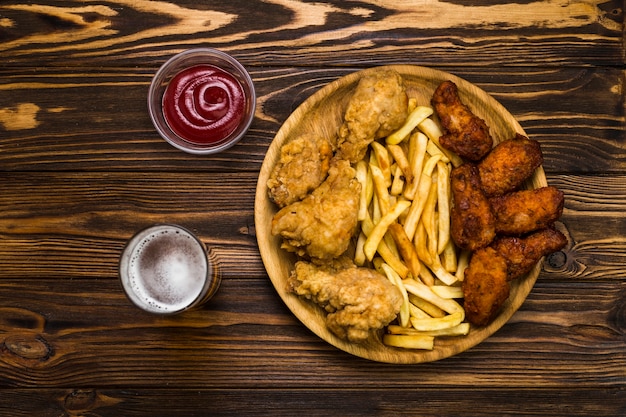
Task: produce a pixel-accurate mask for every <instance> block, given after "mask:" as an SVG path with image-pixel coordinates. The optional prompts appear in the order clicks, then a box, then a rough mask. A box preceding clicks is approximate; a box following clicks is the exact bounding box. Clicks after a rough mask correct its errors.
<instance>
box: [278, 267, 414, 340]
mask: <svg viewBox="0 0 626 417" xmlns="http://www.w3.org/2000/svg"><path fill="white" fill-rule="evenodd" d="M288 285H289V290H290V291H291V292H293V293H295V294H297V295H299V296H301V297H304V298H307V299H310V300H312V301H313V302H315V303H316V304H318V305H319V306H320V307H322V308H324V309H325V310H326V311H327V312H328V315H327V316H326V325H327V326H328V328H329V329H330V330H331V331H332V332H333V333H334V334H335V335H337V336H338V337H340V338H342V339H347V340H349V341H351V342H357V343H358V342H363V341H365V340H366V339H367V338H368V337H369V335H370V331H371V330H376V329H380V328H382V327H383V326H386V325H387V324H389V323H390V322H391V321H392V320H393V319H395V318H396V316H397V314H398V312H399V311H400V306H401V304H402V294H401V293H400V290H399V289H398V288H397V287H395V286H394V285H393V284H392V283H391V282H390V281H389V280H388V279H387V277H385V276H384V275H381V274H379V273H378V272H376V271H375V270H373V269H370V268H358V267H356V266H354V264H351V265H350V264H347V265H345V263H344V265H342V266H340V267H339V268H335V267H334V266H332V265H331V266H323V267H320V266H316V265H313V264H311V263H308V262H304V261H299V262H297V263H296V266H295V270H294V271H293V273H292V274H291V276H290V277H289V281H288Z"/></svg>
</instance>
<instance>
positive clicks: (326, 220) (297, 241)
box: [272, 161, 361, 260]
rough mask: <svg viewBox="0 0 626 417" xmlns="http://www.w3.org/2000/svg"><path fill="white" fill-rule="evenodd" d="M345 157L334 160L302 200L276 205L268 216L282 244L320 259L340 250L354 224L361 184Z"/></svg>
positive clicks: (351, 232)
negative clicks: (280, 207)
mask: <svg viewBox="0 0 626 417" xmlns="http://www.w3.org/2000/svg"><path fill="white" fill-rule="evenodd" d="M355 176H356V171H355V170H354V168H352V167H351V166H350V163H349V162H348V161H337V162H336V163H335V164H334V165H333V166H331V168H330V170H329V171H328V178H326V180H325V181H324V182H323V183H322V185H320V186H319V187H318V188H316V189H315V190H314V191H313V192H312V193H311V194H309V195H308V196H306V197H305V198H304V199H303V200H301V201H297V202H295V203H293V204H290V205H288V206H286V207H284V208H282V209H280V210H279V211H278V212H277V213H276V214H275V215H274V218H273V219H272V234H273V235H275V236H276V235H280V236H282V238H283V244H282V246H281V247H282V248H283V249H285V250H287V251H289V252H295V253H296V254H298V256H306V257H311V258H317V259H321V260H329V259H334V258H336V257H338V256H340V255H341V254H343V253H344V252H345V251H346V249H347V248H348V246H349V244H350V239H351V238H352V235H353V234H354V232H355V230H356V226H357V214H358V209H359V193H360V191H361V184H360V183H359V182H358V180H357V179H356V177H355Z"/></svg>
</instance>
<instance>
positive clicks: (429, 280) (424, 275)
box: [418, 256, 435, 286]
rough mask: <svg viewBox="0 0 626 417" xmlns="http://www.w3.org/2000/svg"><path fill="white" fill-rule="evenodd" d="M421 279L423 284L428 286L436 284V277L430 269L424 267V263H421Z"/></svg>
mask: <svg viewBox="0 0 626 417" xmlns="http://www.w3.org/2000/svg"><path fill="white" fill-rule="evenodd" d="M418 257H419V256H418ZM420 264H421V265H420V266H421V269H420V279H421V280H422V282H423V283H424V284H426V285H428V286H431V285H434V284H435V276H434V275H433V273H432V272H430V269H428V268H427V267H426V265H424V264H423V263H422V261H420Z"/></svg>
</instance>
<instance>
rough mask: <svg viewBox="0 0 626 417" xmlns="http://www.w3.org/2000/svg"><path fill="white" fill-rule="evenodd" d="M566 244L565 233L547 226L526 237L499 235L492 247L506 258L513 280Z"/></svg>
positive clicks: (509, 276)
mask: <svg viewBox="0 0 626 417" xmlns="http://www.w3.org/2000/svg"><path fill="white" fill-rule="evenodd" d="M566 244H567V238H566V237H565V235H563V233H561V232H559V231H558V230H556V229H554V228H547V229H543V230H540V231H537V232H535V233H532V234H530V235H528V236H526V237H512V236H506V237H505V236H503V237H498V238H497V239H496V240H495V241H494V242H493V243H492V244H491V247H492V248H494V249H495V250H496V252H498V253H499V254H500V255H502V257H503V258H504V259H505V261H506V263H507V271H508V273H507V275H508V279H509V280H513V279H516V278H519V277H521V276H522V275H524V274H526V273H528V272H529V271H530V270H531V269H533V267H534V266H535V265H536V264H537V262H539V260H540V259H541V258H542V257H543V256H545V255H548V254H550V253H553V252H556V251H559V250H561V249H563V248H564V247H565V245H566Z"/></svg>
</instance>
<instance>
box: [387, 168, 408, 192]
mask: <svg viewBox="0 0 626 417" xmlns="http://www.w3.org/2000/svg"><path fill="white" fill-rule="evenodd" d="M394 167H395V168H392V171H391V172H392V173H393V179H392V181H391V187H389V194H391V195H392V196H399V195H401V194H402V192H403V191H404V184H405V177H404V173H403V172H402V169H401V168H400V167H399V166H397V165H394Z"/></svg>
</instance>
